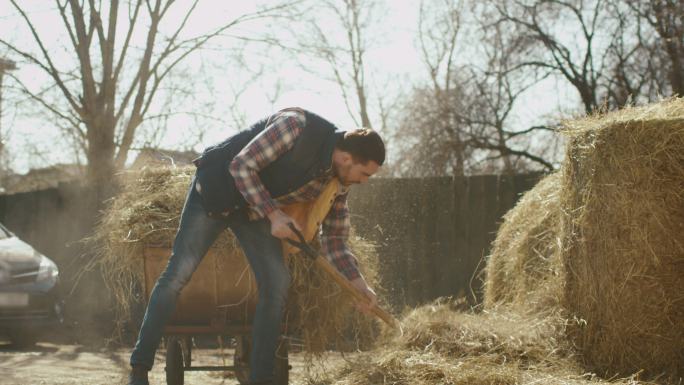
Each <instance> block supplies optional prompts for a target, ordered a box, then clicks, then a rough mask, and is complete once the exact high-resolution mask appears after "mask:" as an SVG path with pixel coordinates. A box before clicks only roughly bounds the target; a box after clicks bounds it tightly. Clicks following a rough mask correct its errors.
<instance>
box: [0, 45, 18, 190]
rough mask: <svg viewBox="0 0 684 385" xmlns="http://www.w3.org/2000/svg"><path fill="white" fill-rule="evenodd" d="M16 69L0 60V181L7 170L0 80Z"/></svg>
mask: <svg viewBox="0 0 684 385" xmlns="http://www.w3.org/2000/svg"><path fill="white" fill-rule="evenodd" d="M16 68H17V66H16V63H14V62H13V61H11V60H6V59H2V58H0V179H2V177H3V176H4V175H5V173H6V172H7V170H8V166H7V149H6V147H5V145H6V143H5V141H6V140H7V138H6V136H7V134H6V132H7V130H4V131H3V129H4V127H3V126H2V117H3V110H2V92H3V88H2V80H3V77H4V75H5V72H8V71H12V70H15V69H16Z"/></svg>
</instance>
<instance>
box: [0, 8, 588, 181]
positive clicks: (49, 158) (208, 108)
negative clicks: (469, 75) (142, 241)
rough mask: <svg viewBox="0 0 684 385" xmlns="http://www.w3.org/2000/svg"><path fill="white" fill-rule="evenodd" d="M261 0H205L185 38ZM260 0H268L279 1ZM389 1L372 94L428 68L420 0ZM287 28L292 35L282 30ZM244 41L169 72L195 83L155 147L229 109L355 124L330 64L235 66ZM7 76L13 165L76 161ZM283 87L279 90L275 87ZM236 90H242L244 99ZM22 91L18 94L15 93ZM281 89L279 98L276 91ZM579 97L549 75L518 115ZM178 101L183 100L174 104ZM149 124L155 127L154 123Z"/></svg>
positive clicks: (62, 38) (61, 41) (199, 140)
mask: <svg viewBox="0 0 684 385" xmlns="http://www.w3.org/2000/svg"><path fill="white" fill-rule="evenodd" d="M21 3H22V5H26V7H27V8H28V10H29V15H30V17H31V18H32V19H33V20H34V21H35V22H36V25H38V26H39V27H38V32H39V34H40V35H41V37H43V38H44V39H45V40H46V42H47V43H48V46H49V47H50V50H51V52H52V53H53V55H54V57H55V59H56V60H55V62H56V63H58V66H62V67H63V68H67V67H68V65H67V64H68V63H70V60H71V59H70V57H71V56H72V52H71V51H72V48H71V47H70V45H68V44H67V43H68V40H67V36H66V35H65V33H64V27H63V25H62V23H61V20H59V15H58V14H57V13H56V12H55V6H54V3H52V2H45V1H40V0H28V1H24V2H21ZM254 3H255V2H244V1H222V2H218V1H201V2H200V3H199V6H198V8H197V9H196V10H195V13H194V14H193V17H192V18H191V19H190V20H189V24H188V26H187V28H186V36H194V35H197V34H202V33H204V32H207V31H210V30H212V29H213V28H215V27H218V26H220V25H222V24H223V23H225V22H226V21H227V20H231V19H233V18H234V17H235V15H239V14H243V13H246V12H250V11H252V10H253V8H252V7H253V4H254ZM261 3H263V4H265V5H268V4H269V3H273V2H272V1H271V2H269V1H262V2H261ZM189 4H190V2H189V1H187V0H183V1H179V2H178V4H177V6H174V7H173V8H172V11H174V12H175V13H171V14H170V15H169V17H168V24H167V25H163V26H162V28H161V29H162V31H163V32H165V31H167V32H168V31H170V30H171V28H172V27H173V26H174V25H177V23H178V22H179V21H180V19H181V18H182V17H183V15H184V13H185V12H186V10H187V9H188V6H189ZM387 4H391V6H385V7H384V8H382V9H381V11H380V12H378V13H377V19H376V21H377V22H376V23H375V24H374V26H373V28H372V36H373V38H372V41H371V44H370V47H369V50H368V53H367V57H366V63H367V64H368V68H369V76H368V78H369V79H372V82H370V86H371V90H372V92H373V93H374V94H376V93H386V94H392V93H396V92H399V91H400V90H404V91H409V90H410V88H411V87H412V86H413V85H414V84H417V83H418V82H420V81H421V79H425V76H426V75H427V71H426V69H425V66H424V65H423V63H422V61H421V59H420V53H419V50H418V49H417V47H416V36H417V33H416V29H417V21H418V2H416V1H411V0H392V1H391V2H387ZM0 25H2V27H1V32H2V36H3V38H4V39H6V40H8V41H11V42H13V43H15V44H17V45H19V46H22V47H28V46H31V45H32V44H33V41H32V39H31V37H30V35H29V33H28V32H27V30H26V28H25V25H24V24H23V23H22V22H21V20H20V19H19V18H18V15H17V12H16V11H15V10H14V8H13V7H12V6H11V4H10V2H9V0H0ZM291 25H292V24H291V23H288V21H287V20H285V21H283V20H279V21H276V22H273V21H269V22H268V23H264V22H262V21H259V22H251V23H246V24H242V25H240V26H238V27H236V28H234V29H231V30H229V31H228V34H229V35H231V36H257V35H258V34H259V33H260V32H263V31H264V30H267V29H274V30H278V28H289V27H290V26H291ZM164 28H166V29H164ZM326 32H329V34H330V35H329V38H330V39H332V40H335V39H344V35H342V34H341V33H342V32H341V31H340V30H338V29H335V28H332V27H331V28H330V30H329V31H326ZM286 35H288V34H287V33H283V34H282V36H283V37H285V36H286ZM140 36H141V37H142V36H143V34H141V35H140ZM284 39H285V38H284ZM240 42H241V40H240V39H235V38H234V37H230V36H225V37H220V38H217V39H215V40H212V41H211V42H210V43H209V44H208V45H207V46H206V47H205V48H204V49H202V50H201V51H198V52H196V53H194V54H192V55H191V56H189V57H188V58H187V59H186V60H184V62H183V63H182V65H181V66H180V67H179V71H178V73H177V74H175V77H174V78H173V79H170V80H171V81H172V82H177V83H178V84H181V83H185V84H188V83H190V84H191V85H192V87H190V91H189V96H186V97H185V98H184V99H183V100H182V101H181V102H180V103H178V101H177V100H174V99H171V100H170V103H172V105H173V106H174V111H175V112H176V114H175V115H173V116H172V117H171V118H170V119H169V120H168V121H166V128H167V129H166V131H165V133H164V135H162V136H160V137H157V138H156V139H155V140H154V141H155V144H156V145H159V146H160V147H162V148H169V149H182V150H186V149H194V150H196V151H201V150H202V149H203V148H205V147H207V146H209V145H211V144H214V143H216V142H218V141H221V140H223V139H225V138H226V137H228V136H229V135H231V134H233V133H235V132H237V131H238V130H240V129H244V128H246V127H239V126H238V125H236V124H235V122H234V119H232V118H231V116H232V115H231V113H233V112H237V114H238V115H240V116H241V117H242V118H244V120H245V121H246V122H248V123H249V122H253V121H256V120H258V119H260V118H262V117H264V116H266V115H267V114H269V113H271V112H272V111H275V110H277V109H279V108H284V107H289V106H299V107H303V108H306V109H309V110H312V111H314V112H316V113H318V114H320V115H322V116H324V117H326V118H328V119H329V120H331V121H333V122H335V123H336V124H337V125H338V126H339V127H341V128H343V129H345V128H351V127H353V126H354V121H353V119H352V118H351V117H350V115H349V114H348V112H347V110H346V108H344V103H343V99H342V96H341V93H340V90H339V87H338V86H337V85H336V84H334V83H333V82H329V81H325V80H322V79H321V76H320V74H329V68H328V67H327V66H326V65H324V64H321V63H314V62H311V61H306V69H305V68H302V66H301V65H299V64H297V63H295V60H291V59H297V58H293V57H292V56H293V55H292V54H291V53H288V52H283V51H279V52H275V51H267V50H266V49H265V48H264V47H263V46H250V47H249V48H247V49H246V51H245V52H244V55H242V61H243V62H242V63H240V64H236V63H235V60H234V59H233V58H232V57H231V56H232V55H231V53H233V52H235V51H236V47H237V46H239V45H240ZM142 44H143V40H138V41H134V45H137V46H141V45H142ZM266 53H268V54H266ZM0 55H4V56H5V57H6V58H8V59H10V60H13V61H15V62H17V66H18V69H17V70H16V71H13V75H15V76H17V77H19V78H21V79H22V80H23V81H24V82H26V83H28V84H30V86H31V87H34V88H35V89H38V88H39V87H40V86H41V85H43V84H47V83H46V82H49V79H47V78H46V77H45V75H44V74H43V73H41V71H40V70H39V69H38V68H37V67H36V66H34V65H31V64H30V63H27V62H26V61H24V60H22V58H20V57H18V56H17V55H16V54H13V53H8V52H7V51H6V49H5V50H2V49H0ZM284 56H285V57H284ZM63 63H64V64H63ZM261 67H263V68H264V70H263V72H262V73H261V74H260V75H259V76H257V77H255V78H252V76H253V74H252V71H254V70H256V69H258V68H261ZM246 68H247V69H249V70H246ZM8 83H10V80H8V79H7V77H6V78H5V81H4V85H3V92H4V94H3V95H4V96H3V98H4V103H3V116H2V119H3V120H2V124H1V127H2V131H3V135H5V137H6V138H5V140H6V147H7V148H8V149H9V151H10V154H11V167H12V169H13V170H14V171H16V172H20V173H24V172H26V171H27V170H28V169H29V168H34V167H44V166H46V165H49V164H54V163H69V162H73V161H74V159H75V155H74V151H73V146H72V145H70V144H69V143H68V141H67V140H66V139H65V137H64V135H63V133H62V132H61V131H60V130H59V129H58V128H57V127H55V125H54V119H53V118H50V117H47V116H46V115H44V114H38V113H36V110H37V109H36V108H35V107H36V106H35V105H27V103H26V102H24V103H22V104H20V105H16V104H13V103H12V101H11V100H7V99H8V98H11V97H12V95H13V94H12V92H13V91H12V90H11V89H8V87H10V86H11V85H9V84H8ZM278 89H279V90H280V91H279V92H277V91H276V90H278ZM235 90H243V91H244V92H243V93H242V94H241V95H240V97H239V98H237V99H236V98H235V95H234V93H235ZM14 95H15V96H16V92H15V93H14ZM275 96H277V98H275V99H274V97H275ZM573 97H574V95H572V93H571V92H569V91H568V90H567V89H565V88H564V87H563V85H562V84H561V83H559V82H558V81H556V80H554V79H549V80H547V81H545V82H544V83H541V84H539V85H538V86H536V87H535V88H533V89H532V90H530V92H529V93H528V94H526V95H525V97H524V98H523V100H521V101H520V103H519V106H520V107H519V108H518V109H517V110H516V112H515V119H516V121H517V122H518V123H519V124H521V125H522V126H524V125H527V124H530V123H533V122H534V121H535V120H538V119H539V118H540V117H541V116H545V115H548V114H557V113H558V108H559V106H562V105H564V104H567V100H568V99H572V98H573ZM165 101H167V100H166V98H165V97H163V96H162V97H160V100H159V103H160V104H161V103H162V102H165ZM174 102H175V103H176V104H173V103H174ZM371 103H373V100H371ZM191 112H192V113H194V114H202V115H203V116H206V115H209V116H211V118H210V119H207V118H204V117H202V118H198V117H197V116H194V115H193V114H191ZM371 119H373V117H371ZM142 129H143V130H149V129H151V127H143V128H142ZM134 156H135V154H132V155H131V156H130V158H129V159H132V158H133V157H134Z"/></svg>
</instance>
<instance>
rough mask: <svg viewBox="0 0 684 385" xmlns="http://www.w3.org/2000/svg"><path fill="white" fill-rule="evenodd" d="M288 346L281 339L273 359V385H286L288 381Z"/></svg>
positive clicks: (284, 340)
mask: <svg viewBox="0 0 684 385" xmlns="http://www.w3.org/2000/svg"><path fill="white" fill-rule="evenodd" d="M288 351H289V344H288V342H287V340H286V339H282V340H281V341H280V344H279V345H278V350H277V351H276V359H275V369H274V370H275V378H274V381H273V384H274V385H287V384H288V382H289V381H290V359H289V358H288Z"/></svg>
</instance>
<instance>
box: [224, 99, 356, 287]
mask: <svg viewBox="0 0 684 385" xmlns="http://www.w3.org/2000/svg"><path fill="white" fill-rule="evenodd" d="M305 124H306V116H305V115H304V112H303V111H301V110H299V109H285V110H281V111H279V112H277V113H276V114H274V115H273V116H271V118H270V120H269V122H268V124H267V126H266V128H265V129H264V131H262V132H261V133H259V135H257V136H256V137H255V138H254V139H252V141H251V142H249V144H247V146H245V148H243V149H242V151H240V153H239V154H238V155H236V156H235V158H234V159H233V161H232V162H231V164H230V173H231V174H232V175H233V178H234V179H235V185H236V186H237V188H238V190H240V192H241V193H242V195H243V196H244V197H245V200H246V201H247V203H248V204H249V209H250V213H249V217H250V219H259V218H264V217H266V216H267V215H268V214H270V213H271V212H273V211H274V210H276V209H278V207H280V206H285V205H288V204H290V203H295V202H306V201H311V200H314V199H316V198H317V197H318V195H320V193H321V192H322V191H323V188H324V187H325V186H326V185H327V184H328V182H330V181H331V180H332V178H334V177H335V176H334V174H333V171H332V169H329V170H328V171H327V172H326V173H325V174H324V175H323V176H321V177H319V178H317V179H314V180H312V181H310V182H309V183H307V184H306V185H304V186H302V187H300V188H299V189H297V190H296V191H293V192H292V193H290V194H288V195H285V196H282V197H279V198H277V199H273V198H272V197H271V194H270V193H269V192H268V191H267V190H266V188H265V187H264V185H263V183H261V180H260V179H259V175H258V173H259V171H260V170H261V169H263V168H264V167H266V166H267V165H268V164H270V163H271V162H273V161H275V160H276V159H278V157H279V156H281V155H282V154H283V153H285V152H287V151H289V150H290V149H291V148H292V147H293V146H294V142H295V139H296V138H297V137H298V136H299V135H300V134H301V132H302V127H304V125H305ZM347 195H348V189H342V190H341V191H339V192H338V194H337V196H336V197H335V201H334V202H333V205H332V208H331V209H330V212H329V213H328V215H327V216H326V217H325V220H324V221H323V223H322V224H321V231H320V240H321V248H322V251H323V253H324V254H325V255H326V256H327V258H328V260H330V261H331V262H332V263H333V264H334V265H335V267H336V268H337V270H339V271H340V272H341V273H342V274H344V275H345V276H346V277H347V279H349V280H352V279H355V278H358V277H359V276H360V274H359V270H358V263H357V260H356V257H354V254H352V252H351V250H349V247H347V239H348V238H349V228H350V227H351V225H350V222H349V208H348V206H347Z"/></svg>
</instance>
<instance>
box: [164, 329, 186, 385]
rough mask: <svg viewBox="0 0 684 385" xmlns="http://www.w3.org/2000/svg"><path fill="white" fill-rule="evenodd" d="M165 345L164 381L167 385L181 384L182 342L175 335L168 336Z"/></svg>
mask: <svg viewBox="0 0 684 385" xmlns="http://www.w3.org/2000/svg"><path fill="white" fill-rule="evenodd" d="M167 345H168V346H167V347H166V383H167V385H183V384H184V383H185V376H184V374H185V372H184V371H183V344H182V342H181V340H180V339H178V338H176V337H171V338H169V342H168V344H167Z"/></svg>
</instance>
